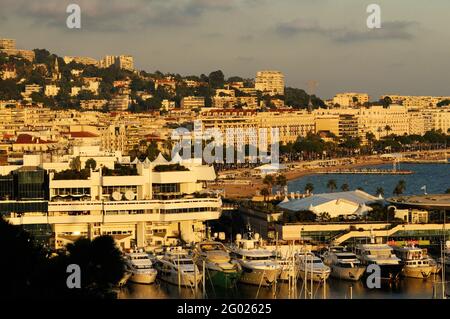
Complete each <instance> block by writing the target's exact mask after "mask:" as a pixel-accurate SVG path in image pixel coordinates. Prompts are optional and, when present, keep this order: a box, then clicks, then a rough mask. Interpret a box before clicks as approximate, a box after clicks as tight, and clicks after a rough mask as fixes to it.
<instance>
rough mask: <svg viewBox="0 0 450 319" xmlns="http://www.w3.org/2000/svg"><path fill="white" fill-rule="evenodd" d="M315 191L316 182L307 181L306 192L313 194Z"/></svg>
mask: <svg viewBox="0 0 450 319" xmlns="http://www.w3.org/2000/svg"><path fill="white" fill-rule="evenodd" d="M313 191H314V184H313V183H307V184H306V185H305V192H306V193H308V194H311V193H312V192H313Z"/></svg>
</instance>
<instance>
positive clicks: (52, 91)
mask: <svg viewBox="0 0 450 319" xmlns="http://www.w3.org/2000/svg"><path fill="white" fill-rule="evenodd" d="M59 90H60V88H59V86H56V85H54V84H51V85H46V86H45V91H44V94H45V95H46V96H52V97H53V96H57V95H58V93H59Z"/></svg>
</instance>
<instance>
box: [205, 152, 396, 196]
mask: <svg viewBox="0 0 450 319" xmlns="http://www.w3.org/2000/svg"><path fill="white" fill-rule="evenodd" d="M386 163H389V162H386V161H383V160H381V159H379V158H369V159H367V158H365V159H362V158H359V159H358V158H357V159H356V162H355V163H353V164H346V165H336V166H333V167H329V169H344V168H345V169H349V168H357V167H361V166H367V165H380V164H386ZM324 169H325V168H314V169H295V170H290V171H287V172H284V173H283V174H284V175H285V176H286V178H287V179H288V181H291V180H295V179H298V178H300V177H303V176H307V175H313V174H315V173H317V172H320V171H323V170H324ZM248 181H249V185H239V184H223V185H214V186H210V188H211V189H220V190H224V192H225V197H226V198H230V199H242V198H251V197H253V196H255V195H257V193H258V191H259V190H261V189H262V188H264V187H265V185H264V184H263V183H262V179H261V178H248Z"/></svg>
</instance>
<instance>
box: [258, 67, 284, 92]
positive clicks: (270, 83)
mask: <svg viewBox="0 0 450 319" xmlns="http://www.w3.org/2000/svg"><path fill="white" fill-rule="evenodd" d="M255 89H256V90H258V91H261V92H263V93H266V94H269V95H284V75H283V73H281V72H280V71H259V72H258V73H256V79H255Z"/></svg>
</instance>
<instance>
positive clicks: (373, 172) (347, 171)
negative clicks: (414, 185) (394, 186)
mask: <svg viewBox="0 0 450 319" xmlns="http://www.w3.org/2000/svg"><path fill="white" fill-rule="evenodd" d="M317 174H362V175H411V174H414V172H413V171H410V170H395V169H376V168H363V169H339V170H327V171H321V172H317Z"/></svg>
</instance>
